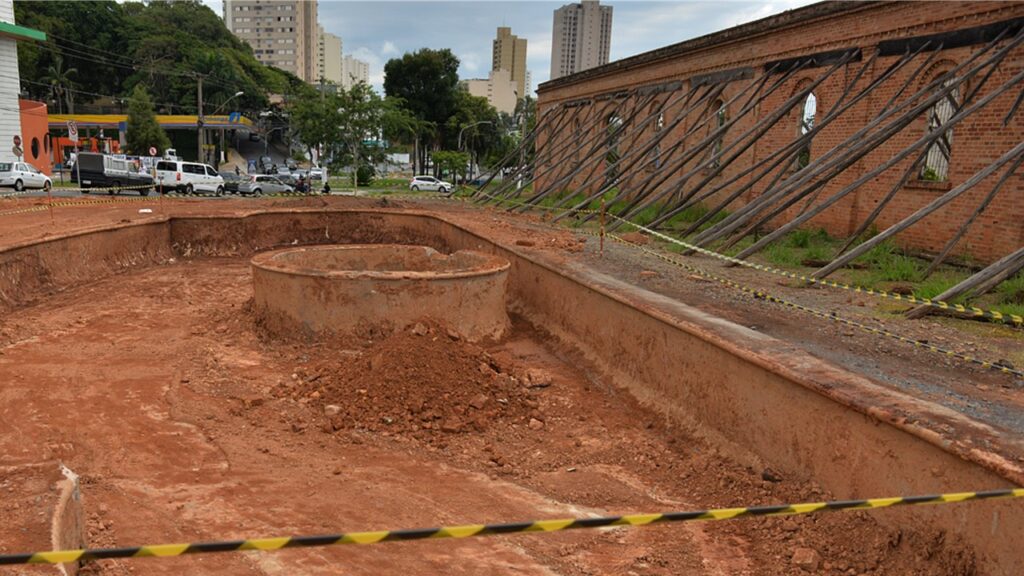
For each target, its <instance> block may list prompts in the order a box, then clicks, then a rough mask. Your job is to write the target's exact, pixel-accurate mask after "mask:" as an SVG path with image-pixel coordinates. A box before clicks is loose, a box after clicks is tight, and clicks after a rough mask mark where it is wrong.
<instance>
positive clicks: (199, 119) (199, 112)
mask: <svg viewBox="0 0 1024 576" xmlns="http://www.w3.org/2000/svg"><path fill="white" fill-rule="evenodd" d="M196 79H197V80H198V81H199V91H198V92H199V103H198V104H197V106H198V107H197V109H196V131H197V132H198V133H199V144H198V146H199V148H198V152H197V154H196V157H197V159H198V161H199V163H200V164H205V163H206V162H203V160H204V158H203V124H204V122H203V75H202V74H196Z"/></svg>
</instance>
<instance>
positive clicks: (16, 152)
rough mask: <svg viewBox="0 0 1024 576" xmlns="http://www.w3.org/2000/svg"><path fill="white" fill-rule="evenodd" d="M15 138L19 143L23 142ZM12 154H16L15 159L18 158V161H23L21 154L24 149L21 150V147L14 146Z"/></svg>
mask: <svg viewBox="0 0 1024 576" xmlns="http://www.w3.org/2000/svg"><path fill="white" fill-rule="evenodd" d="M15 138H16V139H17V140H16V141H17V142H21V138H18V137H17V136H15ZM11 153H13V154H14V156H15V157H16V158H17V159H18V160H21V154H22V149H21V146H13V147H12V148H11Z"/></svg>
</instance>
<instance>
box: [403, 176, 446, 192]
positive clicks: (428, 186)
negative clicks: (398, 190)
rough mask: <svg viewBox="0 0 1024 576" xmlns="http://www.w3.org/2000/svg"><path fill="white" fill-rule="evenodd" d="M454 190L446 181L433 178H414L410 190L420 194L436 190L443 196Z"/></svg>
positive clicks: (410, 183)
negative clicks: (423, 191) (424, 191)
mask: <svg viewBox="0 0 1024 576" xmlns="http://www.w3.org/2000/svg"><path fill="white" fill-rule="evenodd" d="M451 189H452V185H451V184H450V183H448V182H445V181H444V180H438V179H437V178H434V177H433V176H414V177H413V179H412V181H411V182H409V190H414V191H416V192H419V191H420V190H436V191H438V192H440V193H441V194H445V193H447V192H448V191H449V190H451Z"/></svg>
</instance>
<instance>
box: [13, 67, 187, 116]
mask: <svg viewBox="0 0 1024 576" xmlns="http://www.w3.org/2000/svg"><path fill="white" fill-rule="evenodd" d="M0 78H4V79H8V80H20V81H22V82H26V83H28V84H35V85H37V86H44V87H52V86H51V85H50V84H47V83H46V82H38V81H35V80H26V79H24V78H14V77H11V76H4V75H2V74H0ZM64 90H67V91H68V92H74V93H76V94H85V95H88V96H95V97H98V98H110V99H111V100H123V101H127V102H136V101H137V99H135V98H132V97H130V96H112V95H110V94H100V93H98V92H89V91H88V90H79V89H77V88H68V87H66V86H65V87H64ZM152 104H153V106H156V107H161V106H162V107H166V108H182V109H185V110H192V111H194V110H195V109H196V107H195V106H194V105H185V104H171V103H170V102H152Z"/></svg>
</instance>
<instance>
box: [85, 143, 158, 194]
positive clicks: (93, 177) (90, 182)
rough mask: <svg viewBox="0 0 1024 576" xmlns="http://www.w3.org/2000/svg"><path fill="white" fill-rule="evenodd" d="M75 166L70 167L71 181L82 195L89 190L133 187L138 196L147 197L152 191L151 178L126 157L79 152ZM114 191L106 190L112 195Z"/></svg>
mask: <svg viewBox="0 0 1024 576" xmlns="http://www.w3.org/2000/svg"><path fill="white" fill-rule="evenodd" d="M76 163H77V164H78V165H77V166H74V165H73V166H72V167H71V181H72V182H78V183H79V185H80V186H81V187H82V193H84V194H88V193H89V188H120V187H122V186H125V187H134V188H136V189H137V190H138V191H139V194H141V195H143V196H148V195H149V192H150V190H152V189H153V177H152V176H150V175H149V174H146V173H145V172H140V171H139V167H138V166H137V165H136V164H135V162H133V161H131V160H129V159H128V158H126V157H123V156H122V157H120V158H119V157H117V156H111V155H108V154H99V153H96V152H80V153H79V154H78V157H77V158H76ZM115 192H116V191H115V190H108V191H107V193H108V194H114V193H115Z"/></svg>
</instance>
